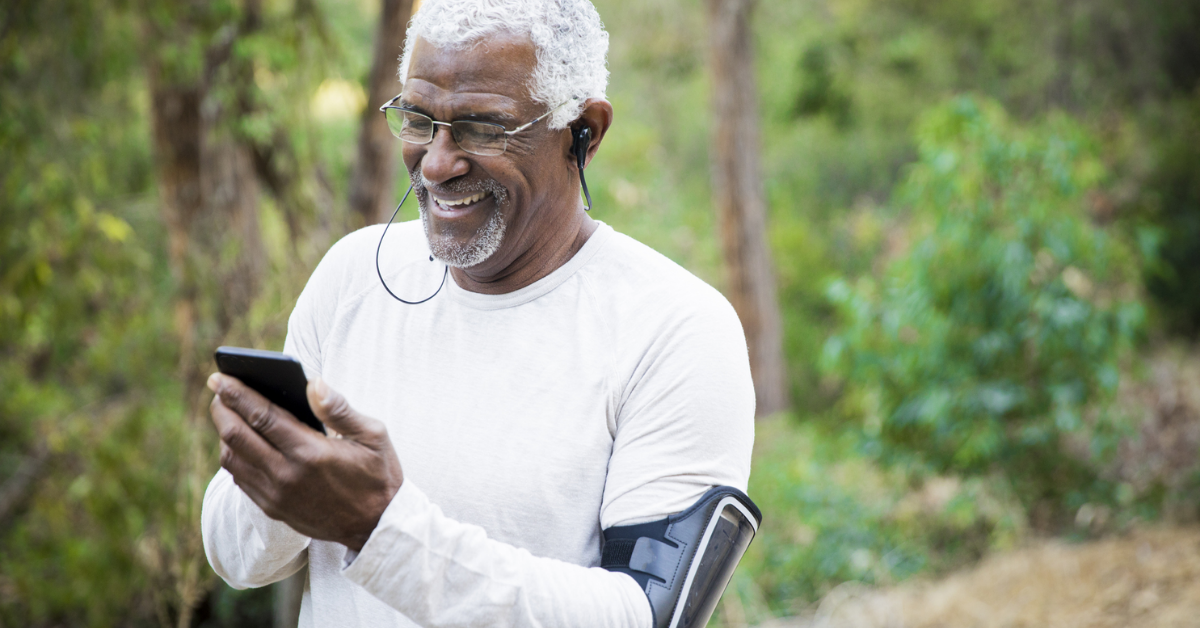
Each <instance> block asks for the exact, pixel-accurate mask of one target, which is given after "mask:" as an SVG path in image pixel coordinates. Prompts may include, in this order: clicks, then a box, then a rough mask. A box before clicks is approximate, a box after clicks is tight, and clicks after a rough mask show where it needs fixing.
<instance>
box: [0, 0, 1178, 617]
mask: <svg viewBox="0 0 1200 628" xmlns="http://www.w3.org/2000/svg"><path fill="white" fill-rule="evenodd" d="M713 1H716V0H713ZM381 4H382V3H381V1H380V0H218V1H215V2H208V1H204V0H195V1H192V2H167V1H163V0H9V1H7V2H5V3H3V5H2V6H0V626H84V625H86V626H141V625H147V626H149V625H161V626H172V625H174V626H181V627H186V626H262V625H268V624H270V623H271V622H272V621H274V620H273V618H274V617H276V615H277V613H278V607H279V606H280V604H282V602H278V601H277V600H278V599H281V598H280V597H279V596H278V595H275V594H273V593H272V591H271V590H270V589H263V590H258V591H241V592H238V591H233V590H231V589H229V588H228V587H226V586H225V585H224V584H222V583H221V582H220V581H219V579H217V578H216V576H215V575H214V574H213V572H212V571H211V569H210V568H209V567H208V564H207V561H206V560H205V558H204V555H203V550H202V548H201V546H200V542H199V500H200V498H201V496H202V494H203V489H204V486H205V485H206V483H207V481H208V479H209V478H210V477H211V476H212V474H213V473H214V472H215V470H216V468H217V461H216V445H215V442H216V441H215V436H214V434H213V432H212V428H211V427H210V424H209V423H208V420H207V411H206V407H207V397H206V393H205V392H204V391H203V389H202V386H201V384H202V382H203V376H204V375H206V374H207V373H208V372H210V371H211V370H212V368H213V365H212V363H211V360H210V356H211V352H212V349H213V348H215V347H216V346H217V345H219V344H231V345H242V346H253V347H260V348H268V349H276V350H278V349H280V348H281V347H282V343H283V336H284V333H285V326H286V321H287V317H288V315H289V313H290V311H291V307H292V305H293V303H294V302H295V299H296V297H297V295H298V294H299V291H300V289H301V288H302V287H303V285H304V282H305V280H306V279H307V277H308V275H309V273H310V272H311V270H312V269H313V267H314V266H315V264H316V262H317V261H319V259H320V257H321V255H322V254H323V253H324V251H325V250H326V249H327V248H328V247H329V245H330V244H331V243H332V242H333V241H335V240H336V239H337V238H339V237H340V236H342V235H344V234H345V233H347V232H348V231H350V230H352V229H354V228H357V227H359V226H361V225H362V224H364V221H365V219H364V218H363V216H361V215H359V214H357V213H355V212H354V211H353V210H352V209H351V208H350V202H349V197H350V188H351V186H352V184H351V179H352V171H353V169H354V168H355V167H356V166H355V164H356V154H357V152H356V151H357V150H358V148H357V146H358V144H357V143H358V136H359V130H360V126H361V124H362V119H363V117H362V116H363V111H364V109H367V110H373V109H374V108H376V107H378V106H379V105H380V104H382V103H381V102H368V100H369V96H368V94H369V74H370V69H371V60H372V54H373V52H372V51H373V46H374V42H375V38H376V31H377V24H378V20H379V15H380V11H381V9H380V7H381ZM596 6H597V9H598V10H599V12H600V14H601V16H602V18H603V19H604V21H605V24H606V26H607V28H608V31H609V33H610V36H611V49H610V53H609V67H610V70H611V79H610V83H609V98H610V100H611V101H612V103H613V107H614V109H615V116H616V117H615V122H614V125H613V127H612V130H611V132H610V133H609V135H608V136H607V138H606V139H605V141H604V144H603V147H602V148H601V150H600V152H599V154H598V155H597V157H596V158H595V160H594V161H593V164H592V165H591V166H590V167H589V169H588V175H587V176H588V183H589V186H590V188H591V193H592V196H593V198H594V201H595V203H594V205H595V208H594V210H593V211H592V215H593V217H595V218H597V219H599V220H603V221H605V222H606V223H608V224H611V225H613V226H614V227H615V228H616V229H618V230H619V231H623V232H625V233H628V234H630V235H632V236H633V237H635V238H637V239H639V240H641V241H643V242H645V243H647V244H649V245H650V246H652V247H654V248H656V249H657V250H659V251H661V252H662V253H664V254H666V255H667V256H669V257H670V258H672V259H673V260H675V261H677V262H678V263H680V264H682V265H683V266H685V267H687V268H688V269H690V270H691V271H692V272H694V273H695V274H697V275H699V276H700V277H702V278H704V279H705V280H707V281H709V282H710V283H712V284H714V285H716V286H717V287H719V288H722V289H724V288H726V287H727V281H726V279H725V277H726V275H725V273H724V271H723V265H724V264H725V262H724V260H723V258H722V249H721V246H720V237H719V233H718V231H717V229H718V224H719V222H718V220H717V218H716V213H715V208H714V203H713V201H712V185H711V183H710V181H711V175H712V172H713V167H714V166H713V160H712V157H713V155H712V154H711V152H710V140H711V137H712V113H711V111H712V106H711V98H710V94H711V93H712V91H713V90H714V89H718V88H719V86H714V85H713V84H712V78H711V77H712V75H711V74H710V72H709V65H710V54H711V51H710V49H709V42H710V39H709V36H708V33H709V29H710V27H711V24H710V23H709V21H708V17H707V12H706V8H705V7H706V3H705V2H701V1H700V0H636V1H635V0H597V1H596ZM752 15H753V20H752V22H751V26H752V33H753V50H754V55H755V64H756V66H757V73H756V79H757V93H758V103H759V105H758V121H759V127H760V136H761V158H762V173H761V178H762V186H763V189H764V190H765V194H766V199H767V207H768V232H767V239H768V242H769V245H770V252H771V255H772V257H773V263H774V265H773V268H774V274H775V279H776V285H777V289H778V304H779V309H780V314H781V317H782V321H783V345H784V355H785V357H786V368H787V382H788V385H789V392H790V398H791V408H792V409H791V410H790V411H788V412H785V413H780V414H777V415H774V416H770V417H765V418H763V419H761V420H759V422H758V425H757V428H758V429H757V446H756V452H755V461H754V469H753V475H752V478H751V483H750V491H749V492H750V495H751V496H752V497H753V498H754V499H755V500H756V501H757V502H758V503H759V505H760V506H761V507H762V510H763V511H764V513H765V523H764V525H763V528H762V531H761V533H760V534H759V536H758V538H757V539H756V540H755V542H754V544H753V545H752V547H751V550H750V552H749V554H748V555H747V556H746V558H745V559H744V560H743V563H742V565H741V567H740V568H739V570H738V572H737V573H736V574H735V577H734V580H733V582H732V583H731V584H730V586H729V589H728V590H727V592H726V595H725V598H724V600H723V601H722V604H721V606H720V607H719V608H718V611H717V614H716V616H715V617H714V620H713V622H714V625H715V624H720V625H723V626H731V627H732V626H748V625H759V624H764V623H769V622H776V625H789V626H808V625H827V626H838V625H843V626H884V625H887V626H1016V625H1022V626H1037V625H1045V626H1050V625H1088V626H1186V625H1195V623H1189V622H1195V621H1197V620H1196V618H1197V617H1200V527H1197V523H1198V518H1200V501H1198V500H1200V493H1198V491H1200V467H1198V466H1197V454H1200V345H1197V334H1200V39H1198V38H1197V33H1200V2H1196V1H1194V0H1175V1H1173V2H1172V1H1165V0H1163V1H1153V2H1145V1H1137V0H1091V1H1086V2H1085V1H1080V0H1018V1H1001V0H788V1H784V0H775V1H769V2H760V3H758V4H757V6H756V7H755V9H754V11H753V14H752ZM394 52H395V55H394V56H398V55H399V50H398V49H397V50H395V51H394ZM393 73H394V69H393ZM398 91H399V84H398V83H396V84H395V89H394V90H393V93H394V92H398ZM390 95H391V94H388V96H390ZM189 99H191V100H189ZM189 102H190V103H192V104H198V107H193V108H192V109H188V108H187V107H188V103H189ZM191 110H195V111H198V112H199V115H200V116H201V118H202V123H201V124H199V125H193V126H196V127H197V128H201V129H203V132H202V133H200V134H198V135H195V134H194V135H188V134H187V133H188V131H187V129H188V128H191V127H189V126H187V124H185V123H187V122H188V121H187V120H186V119H185V118H186V116H185V115H184V114H186V112H187V111H191ZM376 115H378V114H376ZM156 121H157V122H156ZM193 122H194V121H193ZM167 151H176V152H174V153H170V154H167ZM189 159H190V160H192V162H197V163H202V164H205V166H204V168H206V170H205V169H204V168H202V170H204V172H205V173H206V174H204V175H203V176H201V177H200V178H199V179H196V180H194V181H192V183H195V182H196V181H198V185H199V187H197V186H196V185H193V184H192V183H189V184H187V185H183V184H181V183H180V182H184V183H186V182H187V181H190V180H189V179H187V177H186V176H185V175H186V174H187V172H185V170H186V168H185V166H186V165H187V164H188V163H191V162H189ZM394 170H395V172H394V176H393V178H394V180H395V181H400V182H402V181H404V180H405V179H406V174H405V172H404V170H403V166H402V164H400V163H399V160H398V159H397V160H395V162H394ZM189 186H190V187H189ZM402 191H403V188H400V189H398V190H395V191H394V192H392V193H390V194H394V196H395V200H398V199H399V194H400V192H402ZM189 195H192V196H189ZM195 195H201V196H204V198H206V199H208V200H206V201H205V203H207V205H205V207H207V208H209V209H211V211H206V212H203V213H201V214H196V215H186V216H183V215H179V213H178V212H176V211H174V210H172V209H171V208H172V207H175V206H177V205H178V204H179V203H180V202H181V201H180V200H179V199H185V200H186V199H188V198H193V197H195ZM392 202H393V203H394V202H395V201H394V200H393V201H392ZM401 217H402V218H403V219H405V220H411V219H413V218H415V217H416V210H415V204H410V205H409V206H406V207H405V208H404V209H403V210H402V211H401ZM276 593H278V592H276ZM1012 600H1017V602H1013V603H1012V606H1011V608H1010V610H1008V611H1005V612H1000V610H999V609H1002V608H1004V607H1005V604H1004V603H1005V602H1007V601H1012ZM1012 609H1015V610H1012ZM1005 613H1008V614H1005ZM781 618H783V619H781ZM889 621H890V622H893V623H886V622H889ZM822 622H824V623H822Z"/></svg>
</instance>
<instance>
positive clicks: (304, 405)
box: [215, 347, 325, 434]
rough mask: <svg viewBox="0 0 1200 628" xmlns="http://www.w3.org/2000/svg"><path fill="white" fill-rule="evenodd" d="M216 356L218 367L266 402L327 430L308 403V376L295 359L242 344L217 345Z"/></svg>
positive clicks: (319, 429)
mask: <svg viewBox="0 0 1200 628" xmlns="http://www.w3.org/2000/svg"><path fill="white" fill-rule="evenodd" d="M215 357H216V360H217V369H218V370H220V371H221V372H222V373H224V374H225V375H229V376H232V377H236V378H238V379H240V380H242V383H243V384H246V385H247V386H249V387H251V388H253V389H254V390H256V391H258V394H260V395H262V396H263V397H266V398H267V401H270V402H271V403H273V404H275V405H277V406H279V407H280V408H283V409H284V410H287V411H288V412H290V413H292V416H294V417H296V418H297V419H299V420H300V422H301V423H304V424H305V425H307V426H309V427H311V428H313V429H314V430H317V431H318V432H321V433H322V434H324V433H325V425H324V424H323V423H321V421H319V420H318V419H317V417H316V415H314V414H313V412H312V408H310V407H309V406H308V396H307V395H306V394H305V388H306V386H307V385H308V378H306V377H305V376H304V367H302V366H301V365H300V362H299V361H297V360H296V358H293V357H291V356H289V355H286V354H283V353H278V352H276V351H262V350H259V349H244V348H242V347H218V348H217V352H216V354H215Z"/></svg>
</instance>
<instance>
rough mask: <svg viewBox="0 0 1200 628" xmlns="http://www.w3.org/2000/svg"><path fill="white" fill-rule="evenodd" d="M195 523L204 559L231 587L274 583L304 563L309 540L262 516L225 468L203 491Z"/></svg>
mask: <svg viewBox="0 0 1200 628" xmlns="http://www.w3.org/2000/svg"><path fill="white" fill-rule="evenodd" d="M200 527H201V530H202V534H203V538H204V554H205V555H206V556H207V557H208V563H209V564H210V565H212V568H213V571H215V572H217V575H219V576H221V579H223V580H224V581H225V582H227V583H229V586H231V587H233V588H235V589H245V588H248V587H261V586H266V585H268V584H271V583H272V582H278V581H280V580H283V579H284V578H286V577H288V576H290V575H292V574H294V573H296V572H297V571H299V570H300V569H301V568H302V567H304V565H305V564H307V562H308V552H307V550H308V544H309V542H310V539H309V538H308V537H306V536H304V535H302V534H300V533H299V532H296V531H295V530H292V529H291V528H290V527H289V526H288V525H287V524H286V523H283V522H280V521H275V520H274V519H271V518H270V517H268V516H267V514H266V513H264V512H263V511H262V509H261V508H259V507H258V505H257V504H255V503H254V502H253V501H251V499H250V498H249V497H248V496H247V495H246V494H245V493H243V492H242V489H240V488H238V487H237V485H236V484H234V483H233V476H232V475H230V474H229V472H228V471H226V470H225V469H221V470H219V471H217V475H216V476H215V477H214V478H213V479H212V482H209V484H208V490H206V491H205V492H204V505H203V507H202V509H201V511H200Z"/></svg>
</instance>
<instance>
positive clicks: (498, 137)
mask: <svg viewBox="0 0 1200 628" xmlns="http://www.w3.org/2000/svg"><path fill="white" fill-rule="evenodd" d="M384 116H385V117H386V118H387V123H388V129H390V130H391V132H392V135H395V136H396V137H398V138H400V139H402V140H404V141H405V142H410V143H413V144H428V143H429V142H431V141H433V132H434V126H436V125H434V123H433V120H432V119H430V118H429V117H428V116H424V115H421V114H419V113H415V112H412V111H405V110H403V109H398V108H395V107H388V108H387V109H385V110H384ZM450 133H451V135H453V136H454V141H456V142H458V146H459V148H462V149H463V150H465V151H467V152H468V153H471V154H474V155H481V156H495V155H499V154H501V153H503V152H504V149H505V148H506V147H507V146H508V136H507V135H505V133H504V127H501V126H499V125H496V124H489V123H487V122H472V121H469V120H456V121H454V122H451V123H450Z"/></svg>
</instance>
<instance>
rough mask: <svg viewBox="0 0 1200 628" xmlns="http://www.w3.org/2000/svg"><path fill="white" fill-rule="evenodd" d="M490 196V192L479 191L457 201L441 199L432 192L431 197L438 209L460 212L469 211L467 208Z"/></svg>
mask: <svg viewBox="0 0 1200 628" xmlns="http://www.w3.org/2000/svg"><path fill="white" fill-rule="evenodd" d="M488 196H491V193H490V192H479V193H478V194H473V195H471V196H468V197H466V198H461V199H458V200H456V201H451V200H446V199H441V198H438V197H436V196H433V195H432V194H430V198H432V199H433V203H434V205H436V206H437V208H438V209H440V210H442V211H443V212H447V213H460V212H464V211H467V210H469V209H471V208H473V207H474V206H475V205H477V204H479V203H481V202H482V201H483V200H484V199H485V198H487V197H488Z"/></svg>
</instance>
